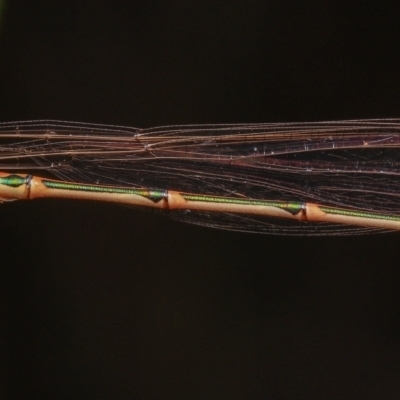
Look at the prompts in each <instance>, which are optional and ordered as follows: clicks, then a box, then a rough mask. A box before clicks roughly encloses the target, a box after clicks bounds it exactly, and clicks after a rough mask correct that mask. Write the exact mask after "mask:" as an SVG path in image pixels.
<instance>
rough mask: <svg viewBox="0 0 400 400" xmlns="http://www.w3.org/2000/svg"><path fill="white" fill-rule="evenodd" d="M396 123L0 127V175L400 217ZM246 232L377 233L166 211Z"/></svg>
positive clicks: (26, 124)
mask: <svg viewBox="0 0 400 400" xmlns="http://www.w3.org/2000/svg"><path fill="white" fill-rule="evenodd" d="M399 151H400V121H399V120H367V121H343V122H325V123H299V124H253V125H215V126H202V125H200V126H172V127H161V128H151V129H136V128H125V127H117V126H102V125H91V124H77V123H65V122H58V121H36V122H35V121H33V122H21V123H10V124H0V170H5V171H10V172H11V171H15V172H24V173H26V172H29V173H32V174H37V175H43V174H45V175H46V176H53V177H55V178H59V179H62V180H66V181H69V182H81V183H98V184H108V185H116V186H130V187H150V188H157V189H167V190H176V191H181V192H189V193H199V194H208V195H217V196H229V197H239V198H251V199H266V200H287V201H301V202H312V203H318V204H323V205H326V206H334V207H343V208H348V209H357V210H363V211H370V212H382V213H387V214H390V215H400V199H399V196H400V195H399V193H400V153H399ZM165 214H167V215H168V216H170V217H171V218H174V219H178V220H182V221H186V222H189V223H194V224H200V225H205V226H212V227H218V228H222V229H229V230H238V231H245V232H261V233H274V234H276V233H278V234H279V233H281V234H295V235H318V234H319V235H321V234H322V235H326V234H331V235H343V234H358V233H364V232H377V231H380V230H379V229H375V228H363V227H351V226H345V225H332V224H326V223H310V222H297V221H291V220H284V219H278V218H265V217H260V216H248V215H242V214H229V213H211V212H195V211H170V212H165Z"/></svg>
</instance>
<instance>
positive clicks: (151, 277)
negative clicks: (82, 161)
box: [0, 0, 400, 399]
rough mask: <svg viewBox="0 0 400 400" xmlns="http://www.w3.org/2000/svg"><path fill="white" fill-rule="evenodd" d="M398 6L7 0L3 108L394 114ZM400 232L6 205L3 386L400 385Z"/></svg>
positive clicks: (2, 115) (113, 391) (0, 36)
mask: <svg viewBox="0 0 400 400" xmlns="http://www.w3.org/2000/svg"><path fill="white" fill-rule="evenodd" d="M388 4H389V3H385V4H381V5H380V6H379V7H374V6H371V5H367V3H365V2H343V4H341V2H337V1H331V0H328V1H323V2H321V1H307V2H300V3H299V2H292V3H291V4H288V3H287V2H282V1H268V2H266V1H261V0H250V1H246V2H244V1H235V0H232V1H229V2H215V1H209V0H203V1H191V2H186V1H178V0H172V1H168V2H165V1H149V0H147V1H130V2H117V1H111V0H96V1H94V0H86V1H84V2H82V1H78V0H69V1H61V0H53V1H51V2H50V1H42V0H36V1H32V2H27V1H19V0H13V1H10V0H9V1H4V0H3V1H1V2H0V11H1V24H0V88H1V91H0V93H1V96H0V121H4V122H5V121H13V120H28V119H43V118H46V119H61V120H71V121H82V122H93V123H105V124H118V125H127V126H136V127H140V128H146V127H151V126H157V125H167V124H188V123H245V122H289V121H320V120H337V119H352V118H386V117H400V91H399V87H400V85H399V83H400V74H399V71H400V58H399V52H400V28H399V24H398V13H397V12H396V9H395V8H394V7H393V8H391V7H390V6H389V5H388ZM399 243H400V235H399V234H388V235H371V236H362V237H354V238H337V237H332V238H329V237H322V238H301V237H300V238H291V237H273V236H262V235H249V234H241V233H232V232H224V231H214V230H212V229H206V228H201V227H195V226H190V225H185V224H180V223H177V222H174V221H169V220H167V219H164V218H162V217H157V216H153V215H151V214H144V215H143V214H141V213H138V212H136V211H134V210H131V209H130V208H128V207H123V206H116V205H111V204H100V203H94V204H92V203H90V204H89V203H85V202H78V201H57V200H38V201H32V202H15V203H10V204H3V205H1V206H0V251H1V258H0V271H1V276H0V293H1V342H0V346H1V365H0V367H1V381H0V382H1V387H0V390H1V393H0V395H1V396H2V398H4V399H18V398H34V397H35V398H43V399H45V398H57V399H71V398H88V399H89V398H96V399H116V398H118V399H172V398H173V399H204V398H207V399H266V398H268V399H280V398H282V399H291V398H293V399H299V398H307V399H314V398H315V399H320V398H325V399H331V398H332V399H336V398H341V399H346V398H349V399H354V398H363V399H376V398H379V399H395V398H399V396H400V365H399V357H400V322H399V318H400V294H399V290H398V288H399V284H400V273H399V261H398V260H399V258H400V245H399Z"/></svg>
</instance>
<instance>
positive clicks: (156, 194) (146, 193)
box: [42, 179, 165, 203]
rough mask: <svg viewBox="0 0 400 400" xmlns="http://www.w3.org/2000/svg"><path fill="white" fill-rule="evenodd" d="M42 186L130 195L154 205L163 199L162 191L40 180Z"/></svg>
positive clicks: (163, 193) (163, 192)
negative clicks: (143, 198) (144, 199)
mask: <svg viewBox="0 0 400 400" xmlns="http://www.w3.org/2000/svg"><path fill="white" fill-rule="evenodd" d="M42 182H43V184H44V185H45V186H46V187H47V188H49V189H59V190H74V191H79V192H91V193H110V194H131V195H136V196H142V197H145V198H147V199H149V200H151V201H153V202H154V203H158V202H159V201H161V200H163V199H164V198H165V191H164V190H157V189H154V190H149V189H128V188H115V187H108V186H97V185H82V184H79V183H68V182H55V181H49V180H45V179H43V180H42Z"/></svg>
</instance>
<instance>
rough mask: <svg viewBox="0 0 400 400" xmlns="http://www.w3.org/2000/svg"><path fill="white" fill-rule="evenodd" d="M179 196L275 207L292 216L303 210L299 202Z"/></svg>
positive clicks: (190, 196) (190, 195) (224, 202)
mask: <svg viewBox="0 0 400 400" xmlns="http://www.w3.org/2000/svg"><path fill="white" fill-rule="evenodd" d="M181 196H182V197H183V198H184V199H185V200H187V201H200V202H205V203H220V204H238V205H243V206H263V207H275V208H280V209H281V210H284V211H287V212H289V213H290V214H292V215H296V214H298V213H299V212H300V211H302V210H303V209H304V203H302V202H299V201H297V202H296V201H294V202H287V201H266V200H251V199H235V198H232V197H213V196H204V195H196V194H186V193H181Z"/></svg>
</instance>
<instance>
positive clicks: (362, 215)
mask: <svg viewBox="0 0 400 400" xmlns="http://www.w3.org/2000/svg"><path fill="white" fill-rule="evenodd" d="M320 209H321V210H322V211H323V212H326V213H327V214H335V215H343V216H345V217H359V218H368V219H381V220H382V219H383V220H387V221H400V217H398V216H396V215H385V214H375V213H369V212H364V211H352V210H341V209H340V208H330V207H323V206H320Z"/></svg>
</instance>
